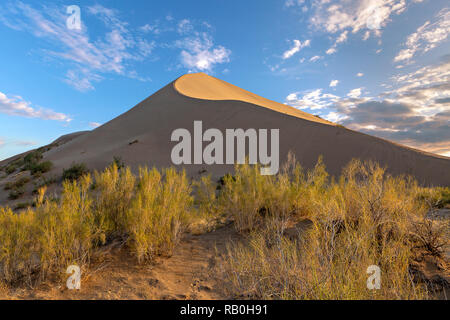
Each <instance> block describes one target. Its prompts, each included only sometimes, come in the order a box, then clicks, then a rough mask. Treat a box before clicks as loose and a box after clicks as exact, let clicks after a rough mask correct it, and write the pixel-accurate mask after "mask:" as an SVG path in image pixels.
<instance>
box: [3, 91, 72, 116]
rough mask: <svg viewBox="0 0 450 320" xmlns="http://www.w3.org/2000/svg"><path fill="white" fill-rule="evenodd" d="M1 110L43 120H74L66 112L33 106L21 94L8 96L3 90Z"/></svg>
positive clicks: (13, 114) (14, 114) (12, 114)
mask: <svg viewBox="0 0 450 320" xmlns="http://www.w3.org/2000/svg"><path fill="white" fill-rule="evenodd" d="M0 112H1V113H4V114H7V115H11V116H20V117H27V118H38V119H43V120H56V121H63V122H70V121H71V120H72V119H71V118H70V117H69V116H68V115H66V114H64V113H58V112H55V111H53V110H50V109H45V108H39V109H37V108H35V107H33V106H32V104H31V103H30V102H28V101H25V100H24V99H23V98H22V97H20V96H11V97H8V96H7V95H6V94H4V93H2V92H0Z"/></svg>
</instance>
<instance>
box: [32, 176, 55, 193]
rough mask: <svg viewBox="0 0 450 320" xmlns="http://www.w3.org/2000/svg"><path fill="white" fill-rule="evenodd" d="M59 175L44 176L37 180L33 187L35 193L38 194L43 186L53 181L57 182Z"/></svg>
mask: <svg viewBox="0 0 450 320" xmlns="http://www.w3.org/2000/svg"><path fill="white" fill-rule="evenodd" d="M57 180H58V179H57V177H56V176H53V177H45V176H42V177H41V178H40V179H39V180H38V181H36V182H35V183H34V184H35V187H34V189H33V192H32V193H33V194H38V191H39V189H41V188H43V187H47V186H49V185H51V184H53V183H55V182H56V181H57Z"/></svg>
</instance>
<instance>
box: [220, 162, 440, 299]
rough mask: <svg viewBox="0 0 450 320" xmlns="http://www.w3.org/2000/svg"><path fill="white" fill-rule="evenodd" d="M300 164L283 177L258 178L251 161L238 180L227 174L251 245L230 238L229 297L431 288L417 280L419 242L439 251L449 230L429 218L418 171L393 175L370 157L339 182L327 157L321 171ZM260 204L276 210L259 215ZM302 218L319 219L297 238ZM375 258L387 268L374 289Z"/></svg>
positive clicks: (362, 295) (414, 293) (360, 294)
mask: <svg viewBox="0 0 450 320" xmlns="http://www.w3.org/2000/svg"><path fill="white" fill-rule="evenodd" d="M299 170H300V169H299V167H298V166H296V165H294V166H290V169H289V170H287V171H284V172H283V173H281V174H280V176H279V177H277V178H274V177H257V176H256V175H257V171H252V169H251V168H249V167H248V166H246V165H244V166H243V168H238V170H237V175H236V177H235V181H234V180H233V181H231V180H230V181H228V182H227V183H226V191H225V193H224V196H225V197H226V198H227V199H228V200H231V201H229V203H230V206H231V207H230V208H229V209H230V213H231V214H234V215H239V216H242V217H244V218H243V219H241V220H239V217H238V218H237V223H236V228H237V230H238V231H240V232H246V231H248V230H250V231H251V233H250V234H249V242H248V244H233V245H230V246H229V248H228V254H227V257H225V259H224V261H225V263H224V264H223V265H222V274H223V276H224V278H225V279H227V280H228V283H229V286H228V288H229V292H228V293H229V294H230V295H231V296H234V297H249V298H259V299H423V298H427V297H429V295H428V292H427V288H425V287H424V286H423V285H420V284H416V283H414V282H413V281H412V274H411V270H410V264H411V262H412V259H413V255H412V253H413V250H414V249H415V248H417V246H418V245H419V246H421V247H422V248H425V249H428V250H430V252H432V253H433V254H438V253H437V251H436V250H435V249H436V248H437V247H439V248H440V247H441V246H442V243H441V242H440V241H442V237H441V234H440V233H439V232H437V229H436V230H434V229H433V230H432V229H431V228H429V226H428V225H427V224H425V225H424V224H423V221H424V219H425V216H426V214H427V211H428V210H429V208H428V207H427V206H425V205H424V202H423V201H418V200H417V199H418V195H419V194H420V193H421V192H423V189H422V188H420V187H419V186H418V185H417V183H416V182H415V181H414V180H412V179H411V178H408V177H390V176H389V175H387V174H386V173H385V170H384V169H383V168H380V167H379V166H378V165H376V164H374V163H371V162H368V163H361V162H359V161H353V162H351V163H350V164H349V165H348V166H347V168H346V170H345V171H344V172H343V174H342V176H341V177H340V179H339V181H338V182H335V181H332V180H331V181H330V180H329V179H328V174H327V173H326V171H325V168H324V166H323V164H322V162H321V161H320V159H319V162H318V164H317V165H316V167H315V169H314V170H312V171H310V172H306V173H305V174H302V173H301V172H300V171H299ZM282 181H283V182H282ZM267 185H269V186H272V187H269V188H267V187H266V186H267ZM234 188H236V190H238V193H233V189H234ZM267 190H269V192H267ZM237 194H241V195H243V196H241V197H239V198H238V196H237ZM292 194H294V195H295V196H292ZM299 197H305V198H306V200H307V201H304V200H302V199H299ZM261 208H265V209H264V212H268V213H269V214H266V215H261V214H260V213H261ZM302 217H307V218H309V219H311V221H312V227H311V228H310V229H309V230H308V231H307V232H304V233H303V235H302V236H301V237H297V239H291V238H288V237H287V236H286V235H285V229H286V227H287V226H288V225H289V222H292V221H299V219H302ZM441 228H442V226H441ZM441 228H438V229H439V230H442V229H441ZM419 235H420V236H419ZM370 265H377V266H379V267H380V269H381V272H382V274H381V281H382V285H381V289H380V290H368V289H367V286H366V281H367V278H368V275H367V274H366V271H367V267H368V266H370Z"/></svg>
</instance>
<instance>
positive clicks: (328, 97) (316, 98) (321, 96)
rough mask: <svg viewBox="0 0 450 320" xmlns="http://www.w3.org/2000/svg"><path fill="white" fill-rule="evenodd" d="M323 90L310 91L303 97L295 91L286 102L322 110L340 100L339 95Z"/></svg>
mask: <svg viewBox="0 0 450 320" xmlns="http://www.w3.org/2000/svg"><path fill="white" fill-rule="evenodd" d="M322 91H323V90H322V89H316V90H312V91H308V92H306V93H304V94H303V95H302V96H301V97H300V96H299V95H300V92H294V93H291V94H289V95H288V96H287V97H286V103H287V104H288V105H291V106H293V107H296V108H300V109H311V110H320V109H324V108H327V107H330V106H331V105H333V104H334V103H335V102H337V101H338V100H339V97H338V96H335V95H333V94H329V93H322Z"/></svg>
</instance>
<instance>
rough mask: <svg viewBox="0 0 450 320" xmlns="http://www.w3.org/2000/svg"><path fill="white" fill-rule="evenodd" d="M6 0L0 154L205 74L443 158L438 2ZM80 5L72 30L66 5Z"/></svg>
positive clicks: (445, 7)
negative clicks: (196, 74) (78, 22)
mask: <svg viewBox="0 0 450 320" xmlns="http://www.w3.org/2000/svg"><path fill="white" fill-rule="evenodd" d="M42 3H43V2H42V1H22V2H20V1H8V0H6V1H2V2H1V4H0V39H1V43H2V46H1V50H0V159H4V158H7V157H9V156H11V155H14V154H16V153H19V152H23V151H25V150H28V149H30V148H35V147H37V146H40V145H44V144H47V143H49V142H50V141H52V140H54V139H56V138H57V137H59V136H60V135H63V134H66V133H70V132H74V131H79V130H89V129H92V128H95V127H96V126H98V125H99V124H102V123H105V122H107V121H109V120H111V119H112V118H114V117H116V116H118V115H119V114H121V113H123V112H125V111H127V110H128V109H130V108H131V107H133V106H134V105H135V104H137V103H138V102H140V101H141V100H143V99H145V98H146V97H148V96H149V95H151V94H152V93H154V92H155V91H157V90H158V89H160V88H161V87H162V86H164V85H166V84H167V83H169V82H170V81H172V80H174V79H175V78H177V77H179V76H180V75H182V74H185V73H188V72H198V71H202V72H206V73H208V74H211V75H213V76H216V77H218V78H221V79H223V80H225V81H228V82H231V83H233V84H235V85H237V86H240V87H242V88H244V89H247V90H249V91H252V92H254V93H257V94H260V95H262V96H264V97H266V98H269V99H272V100H275V101H279V102H282V103H287V104H290V105H292V106H295V107H297V108H300V109H302V110H305V111H307V112H310V113H312V114H316V115H320V116H321V117H323V118H327V119H329V120H332V121H335V122H339V123H341V124H343V125H345V126H347V127H349V128H351V129H355V130H360V131H363V132H365V133H369V134H372V135H376V136H379V137H383V138H387V139H390V140H393V141H396V142H399V143H402V144H406V145H408V146H412V147H416V148H420V149H423V150H427V151H430V152H434V153H439V154H443V155H447V156H450V80H449V77H450V37H448V34H449V33H450V8H449V4H448V1H444V0H409V1H408V0H340V1H337V0H283V1H281V0H278V1H275V0H274V1H269V0H268V1H251V0H246V1H218V0H197V1H143V0H142V1H138V0H135V1H118V0H117V1H112V0H105V1H45V5H44V4H42ZM71 5H77V6H78V7H79V8H80V17H81V29H69V28H68V27H67V25H66V21H67V19H68V18H69V16H70V14H68V13H67V7H68V6H71Z"/></svg>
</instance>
